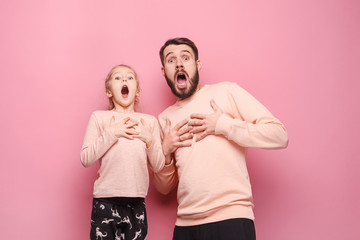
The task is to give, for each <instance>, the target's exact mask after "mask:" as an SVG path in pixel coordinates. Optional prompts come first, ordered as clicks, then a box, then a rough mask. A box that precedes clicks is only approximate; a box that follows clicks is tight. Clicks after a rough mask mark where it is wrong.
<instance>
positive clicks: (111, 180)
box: [80, 111, 165, 198]
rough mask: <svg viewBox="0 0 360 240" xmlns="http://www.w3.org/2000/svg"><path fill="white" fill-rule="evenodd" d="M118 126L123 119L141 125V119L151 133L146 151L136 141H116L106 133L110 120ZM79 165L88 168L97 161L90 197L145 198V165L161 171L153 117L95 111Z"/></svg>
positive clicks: (161, 159)
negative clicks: (98, 166) (98, 164)
mask: <svg viewBox="0 0 360 240" xmlns="http://www.w3.org/2000/svg"><path fill="white" fill-rule="evenodd" d="M112 116H114V117H115V122H119V121H121V120H122V119H124V118H126V117H130V118H132V119H135V120H137V121H138V122H139V124H141V122H140V119H141V118H142V119H144V120H145V122H146V124H147V125H149V126H151V129H152V136H153V139H152V143H151V145H150V147H149V148H147V147H146V144H145V143H144V142H143V141H141V140H140V139H137V138H135V139H133V140H129V139H127V138H124V137H120V138H117V137H116V136H115V135H114V134H113V133H112V132H111V131H110V130H109V126H110V120H111V118H112ZM80 155H81V156H80V159H81V163H82V164H83V165H84V166H85V167H90V166H91V165H93V164H94V163H95V162H96V161H97V160H99V162H100V169H99V171H98V174H97V178H96V180H95V183H94V192H93V195H94V197H95V198H103V197H145V196H146V195H147V192H148V188H149V173H148V165H149V167H150V168H151V169H152V171H154V172H158V171H160V170H162V168H163V167H164V163H165V158H164V155H163V152H162V147H161V140H160V130H159V125H158V121H157V120H156V118H155V117H153V116H151V115H147V114H143V113H138V112H134V113H119V112H115V111H95V112H93V113H92V115H91V117H90V120H89V123H88V126H87V130H86V134H85V138H84V142H83V146H82V149H81V154H80Z"/></svg>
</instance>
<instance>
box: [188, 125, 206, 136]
mask: <svg viewBox="0 0 360 240" xmlns="http://www.w3.org/2000/svg"><path fill="white" fill-rule="evenodd" d="M205 130H206V126H199V127H194V128H193V129H192V130H191V131H190V133H192V134H196V133H200V132H203V131H205Z"/></svg>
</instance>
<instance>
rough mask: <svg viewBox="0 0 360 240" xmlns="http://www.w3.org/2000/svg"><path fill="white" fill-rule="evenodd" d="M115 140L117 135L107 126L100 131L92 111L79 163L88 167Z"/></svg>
mask: <svg viewBox="0 0 360 240" xmlns="http://www.w3.org/2000/svg"><path fill="white" fill-rule="evenodd" d="M117 140H118V139H117V137H116V136H115V135H114V134H113V133H112V132H111V131H110V130H109V129H108V128H105V129H103V131H101V128H100V125H99V122H98V119H97V118H96V115H95V113H93V114H92V115H91V117H90V120H89V123H88V126H87V129H86V133H85V137H84V142H83V146H82V148H81V153H80V160H81V163H82V164H83V165H84V167H90V166H91V165H93V164H94V163H95V162H96V160H98V159H100V158H101V157H102V156H103V155H104V154H105V153H106V152H107V150H109V149H110V147H111V146H112V145H114V144H115V143H116V142H117Z"/></svg>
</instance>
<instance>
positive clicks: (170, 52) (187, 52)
mask: <svg viewBox="0 0 360 240" xmlns="http://www.w3.org/2000/svg"><path fill="white" fill-rule="evenodd" d="M180 52H186V53H189V54H190V55H191V56H192V54H191V52H190V51H188V50H181V51H180ZM172 53H174V52H168V53H167V54H166V56H165V59H166V58H167V57H168V56H169V55H170V54H172Z"/></svg>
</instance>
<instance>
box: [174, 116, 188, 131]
mask: <svg viewBox="0 0 360 240" xmlns="http://www.w3.org/2000/svg"><path fill="white" fill-rule="evenodd" d="M169 121H170V120H169ZM188 122H189V120H188V119H187V118H185V119H184V120H182V121H181V122H179V123H178V124H176V125H175V126H174V129H175V130H176V131H179V130H180V128H182V127H183V126H185V125H186V124H187V123H188Z"/></svg>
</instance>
